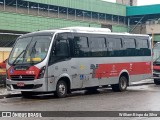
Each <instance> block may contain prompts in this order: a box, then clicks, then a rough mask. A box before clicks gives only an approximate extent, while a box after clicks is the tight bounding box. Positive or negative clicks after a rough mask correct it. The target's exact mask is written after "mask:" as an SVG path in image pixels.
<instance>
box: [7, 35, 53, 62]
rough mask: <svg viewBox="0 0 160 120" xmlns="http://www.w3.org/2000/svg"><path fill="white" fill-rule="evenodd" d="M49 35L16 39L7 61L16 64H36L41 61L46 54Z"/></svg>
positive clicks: (49, 39)
mask: <svg viewBox="0 0 160 120" xmlns="http://www.w3.org/2000/svg"><path fill="white" fill-rule="evenodd" d="M51 39H52V37H51V36H34V37H26V38H20V39H19V40H17V42H16V44H15V46H14V48H13V50H12V52H11V55H10V57H9V63H10V64H13V65H16V64H37V63H39V62H41V61H43V60H44V59H45V57H46V55H47V52H48V48H49V45H50V42H51Z"/></svg>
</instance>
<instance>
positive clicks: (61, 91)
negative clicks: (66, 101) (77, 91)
mask: <svg viewBox="0 0 160 120" xmlns="http://www.w3.org/2000/svg"><path fill="white" fill-rule="evenodd" d="M67 87H68V86H67V83H66V82H65V81H64V80H60V81H59V82H58V83H57V86H56V91H55V93H54V94H55V96H56V97H57V98H64V97H66V96H67Z"/></svg>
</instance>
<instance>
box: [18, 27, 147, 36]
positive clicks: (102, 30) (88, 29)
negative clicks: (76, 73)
mask: <svg viewBox="0 0 160 120" xmlns="http://www.w3.org/2000/svg"><path fill="white" fill-rule="evenodd" d="M55 32H56V33H63V32H72V33H90V34H108V35H126V36H146V37H149V35H145V34H130V33H127V32H124V33H115V32H111V30H110V29H108V28H93V27H66V28H60V29H53V30H42V31H35V32H32V33H28V34H25V35H22V36H21V37H23V36H31V35H35V34H37V35H38V34H53V33H55Z"/></svg>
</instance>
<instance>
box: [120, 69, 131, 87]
mask: <svg viewBox="0 0 160 120" xmlns="http://www.w3.org/2000/svg"><path fill="white" fill-rule="evenodd" d="M121 76H125V77H126V78H127V84H128V85H129V81H130V77H129V72H128V71H127V70H122V71H121V72H120V74H119V79H120V77H121Z"/></svg>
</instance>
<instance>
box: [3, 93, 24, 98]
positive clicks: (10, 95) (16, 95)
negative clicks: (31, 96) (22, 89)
mask: <svg viewBox="0 0 160 120" xmlns="http://www.w3.org/2000/svg"><path fill="white" fill-rule="evenodd" d="M21 96H22V95H21V94H6V95H0V99H4V98H12V97H21Z"/></svg>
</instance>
